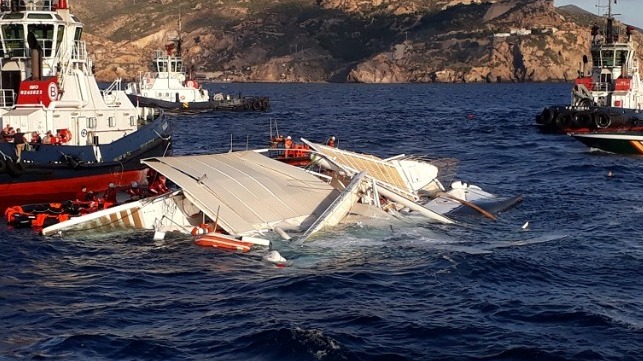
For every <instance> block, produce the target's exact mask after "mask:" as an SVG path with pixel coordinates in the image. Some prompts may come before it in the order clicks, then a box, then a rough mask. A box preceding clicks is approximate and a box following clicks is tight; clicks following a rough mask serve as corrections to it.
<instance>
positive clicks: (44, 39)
mask: <svg viewBox="0 0 643 361" xmlns="http://www.w3.org/2000/svg"><path fill="white" fill-rule="evenodd" d="M27 32H31V33H33V34H34V35H35V36H36V39H38V42H39V43H40V46H41V47H42V50H43V56H45V57H51V51H52V45H53V43H54V25H53V24H37V25H36V24H31V25H29V26H27Z"/></svg>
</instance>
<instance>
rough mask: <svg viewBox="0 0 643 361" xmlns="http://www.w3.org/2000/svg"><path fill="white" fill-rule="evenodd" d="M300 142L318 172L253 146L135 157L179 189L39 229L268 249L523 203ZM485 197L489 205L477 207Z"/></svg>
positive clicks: (406, 163)
mask: <svg viewBox="0 0 643 361" xmlns="http://www.w3.org/2000/svg"><path fill="white" fill-rule="evenodd" d="M302 141H304V142H305V143H306V144H308V145H309V146H310V147H311V149H312V150H313V154H314V157H313V162H314V164H316V165H318V166H319V167H320V172H313V171H310V170H306V169H302V168H298V167H294V166H291V165H288V164H284V163H283V162H279V161H277V160H274V159H271V158H268V157H266V156H264V155H262V154H260V153H259V152H255V151H240V152H230V153H223V154H213V155H191V156H175V157H156V158H148V159H145V160H143V163H145V164H146V165H147V166H149V167H150V168H152V169H154V170H156V171H157V172H159V173H160V174H163V175H165V176H166V177H167V179H169V180H171V181H172V182H173V183H174V184H176V185H177V186H178V187H179V188H180V189H179V190H178V191H175V192H172V193H169V194H166V195H162V196H157V197H154V198H148V199H143V200H140V201H136V202H131V203H125V204H122V205H119V206H116V207H113V208H108V209H105V210H101V211H99V212H96V213H92V214H88V215H84V216H81V217H76V218H72V219H70V220H68V221H65V222H61V223H58V224H56V225H53V226H51V227H47V228H44V229H43V230H42V233H43V235H52V234H57V233H71V232H78V231H86V230H89V229H91V230H93V231H97V230H101V229H102V230H105V231H111V230H128V229H149V230H154V231H156V233H157V234H158V233H159V232H160V233H163V232H168V231H178V232H182V233H186V234H192V235H195V236H197V238H198V240H197V243H198V244H202V245H211V246H215V247H217V246H219V247H222V248H230V249H237V250H242V251H247V250H249V249H250V246H252V245H264V246H265V245H270V241H267V240H266V239H265V238H268V239H275V238H278V237H281V238H283V239H290V238H291V237H290V236H289V234H293V235H298V237H297V239H299V240H300V242H303V241H305V240H307V239H309V238H310V237H311V236H313V235H314V234H316V233H317V232H319V231H322V230H324V229H327V228H329V227H333V226H336V225H338V224H340V223H346V222H350V221H354V220H355V219H360V220H363V219H366V218H377V219H379V220H382V219H384V220H386V222H388V223H386V225H383V226H385V227H387V228H388V226H389V225H390V224H391V222H399V217H400V216H402V217H403V215H404V214H409V213H413V214H418V215H422V216H425V217H427V218H429V219H431V220H433V221H436V222H441V223H455V221H454V220H453V219H452V218H451V215H453V214H455V212H456V211H457V210H459V209H465V208H468V209H474V210H475V211H476V212H479V213H481V214H484V215H486V216H488V217H490V218H494V217H495V216H494V215H493V214H491V213H492V212H493V213H497V212H499V211H504V210H506V209H508V208H510V207H512V206H514V205H515V204H517V203H518V202H520V201H521V200H522V198H521V197H520V196H516V197H511V198H497V197H495V196H494V195H492V194H490V193H487V192H484V191H482V190H481V189H480V188H478V187H476V186H471V185H467V184H464V183H461V182H455V183H454V186H453V187H452V189H449V190H447V189H446V188H445V187H444V186H443V185H442V183H441V182H440V181H439V180H438V168H437V167H436V166H435V165H433V164H431V163H429V162H427V161H425V160H422V159H417V158H411V157H405V156H398V157H394V158H390V159H381V158H378V157H375V156H372V155H366V154H359V153H354V152H350V151H346V150H342V149H337V148H333V147H329V146H325V145H321V144H316V143H312V142H309V141H307V140H305V139H302ZM480 202H482V203H480ZM483 203H486V204H487V205H492V206H493V207H492V208H487V209H483V208H482V207H483V206H482V204H483ZM400 211H402V212H400ZM409 211H411V212H409ZM277 236H278V237H277ZM230 242H232V245H231V246H224V245H222V244H223V243H226V244H227V245H229V244H230Z"/></svg>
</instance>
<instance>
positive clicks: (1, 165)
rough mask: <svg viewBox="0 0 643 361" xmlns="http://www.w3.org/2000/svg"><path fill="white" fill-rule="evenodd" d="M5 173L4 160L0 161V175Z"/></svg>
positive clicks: (5, 163)
mask: <svg viewBox="0 0 643 361" xmlns="http://www.w3.org/2000/svg"><path fill="white" fill-rule="evenodd" d="M6 171H7V162H5V161H4V159H0V173H4V172H6Z"/></svg>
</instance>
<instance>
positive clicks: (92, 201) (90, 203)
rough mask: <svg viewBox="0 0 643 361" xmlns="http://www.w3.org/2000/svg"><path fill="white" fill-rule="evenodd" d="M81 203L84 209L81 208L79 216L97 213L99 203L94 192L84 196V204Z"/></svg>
mask: <svg viewBox="0 0 643 361" xmlns="http://www.w3.org/2000/svg"><path fill="white" fill-rule="evenodd" d="M83 203H84V204H85V207H84V208H81V210H80V214H88V213H92V212H95V211H97V210H98V208H99V206H100V203H101V202H100V200H99V199H98V197H96V195H95V194H94V192H92V191H89V192H87V193H86V194H85V202H83Z"/></svg>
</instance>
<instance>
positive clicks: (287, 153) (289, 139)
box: [284, 136, 293, 157]
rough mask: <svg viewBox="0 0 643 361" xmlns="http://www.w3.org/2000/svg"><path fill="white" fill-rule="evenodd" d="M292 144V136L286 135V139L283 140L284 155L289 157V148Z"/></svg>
mask: <svg viewBox="0 0 643 361" xmlns="http://www.w3.org/2000/svg"><path fill="white" fill-rule="evenodd" d="M292 146H293V142H292V137H290V136H287V137H286V141H285V142H284V147H285V148H286V157H290V155H291V150H290V149H291V148H292Z"/></svg>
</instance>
